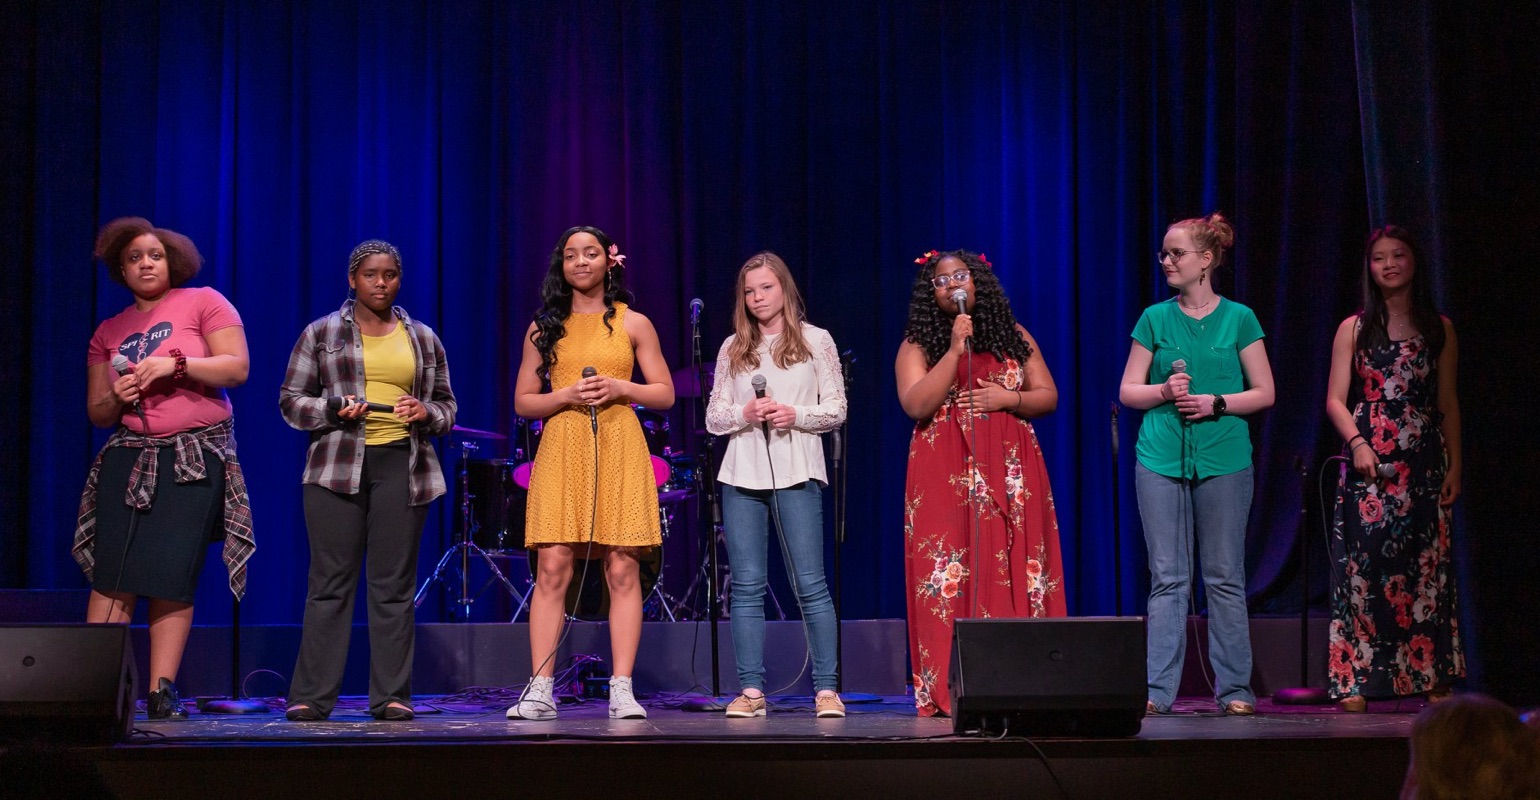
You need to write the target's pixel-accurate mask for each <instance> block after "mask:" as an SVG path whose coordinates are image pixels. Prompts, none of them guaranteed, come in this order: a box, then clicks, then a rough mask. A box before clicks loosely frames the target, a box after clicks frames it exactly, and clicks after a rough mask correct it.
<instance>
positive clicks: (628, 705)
mask: <svg viewBox="0 0 1540 800" xmlns="http://www.w3.org/2000/svg"><path fill="white" fill-rule="evenodd" d="M610 719H647V709H645V708H642V704H641V703H638V702H636V695H634V694H632V692H631V678H629V677H624V678H623V677H620V676H618V675H617V676H615V677H613V678H610Z"/></svg>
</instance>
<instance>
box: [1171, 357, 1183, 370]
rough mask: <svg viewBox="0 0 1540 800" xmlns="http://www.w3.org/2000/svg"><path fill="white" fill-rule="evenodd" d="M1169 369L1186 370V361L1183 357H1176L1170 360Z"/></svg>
mask: <svg viewBox="0 0 1540 800" xmlns="http://www.w3.org/2000/svg"><path fill="white" fill-rule="evenodd" d="M1171 371H1172V372H1186V371H1187V361H1186V360H1185V359H1181V358H1178V359H1177V360H1175V361H1173V362H1171Z"/></svg>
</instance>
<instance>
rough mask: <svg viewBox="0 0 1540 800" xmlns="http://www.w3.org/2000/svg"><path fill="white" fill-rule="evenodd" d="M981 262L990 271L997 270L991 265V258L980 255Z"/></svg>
mask: <svg viewBox="0 0 1540 800" xmlns="http://www.w3.org/2000/svg"><path fill="white" fill-rule="evenodd" d="M979 260H980V261H982V262H984V266H986V267H989V268H990V269H994V268H995V265H994V264H991V263H989V258H988V257H986V256H985V255H984V254H983V253H979Z"/></svg>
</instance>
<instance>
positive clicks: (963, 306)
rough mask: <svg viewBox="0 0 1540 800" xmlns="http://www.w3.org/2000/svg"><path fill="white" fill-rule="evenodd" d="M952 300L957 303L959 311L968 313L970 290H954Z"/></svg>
mask: <svg viewBox="0 0 1540 800" xmlns="http://www.w3.org/2000/svg"><path fill="white" fill-rule="evenodd" d="M952 302H954V303H956V304H957V313H959V314H966V313H968V290H967V289H958V290H957V291H955V292H952Z"/></svg>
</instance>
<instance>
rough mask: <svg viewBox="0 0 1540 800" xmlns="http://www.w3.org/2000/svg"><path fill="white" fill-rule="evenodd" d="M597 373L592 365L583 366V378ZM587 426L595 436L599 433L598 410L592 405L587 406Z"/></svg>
mask: <svg viewBox="0 0 1540 800" xmlns="http://www.w3.org/2000/svg"><path fill="white" fill-rule="evenodd" d="M598 374H599V370H596V369H594V368H593V367H584V368H583V377H584V378H592V377H593V376H595V375H598ZM588 427H590V428H593V431H594V435H595V436H598V435H599V412H598V410H596V409H595V408H594V407H593V406H589V407H588Z"/></svg>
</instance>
